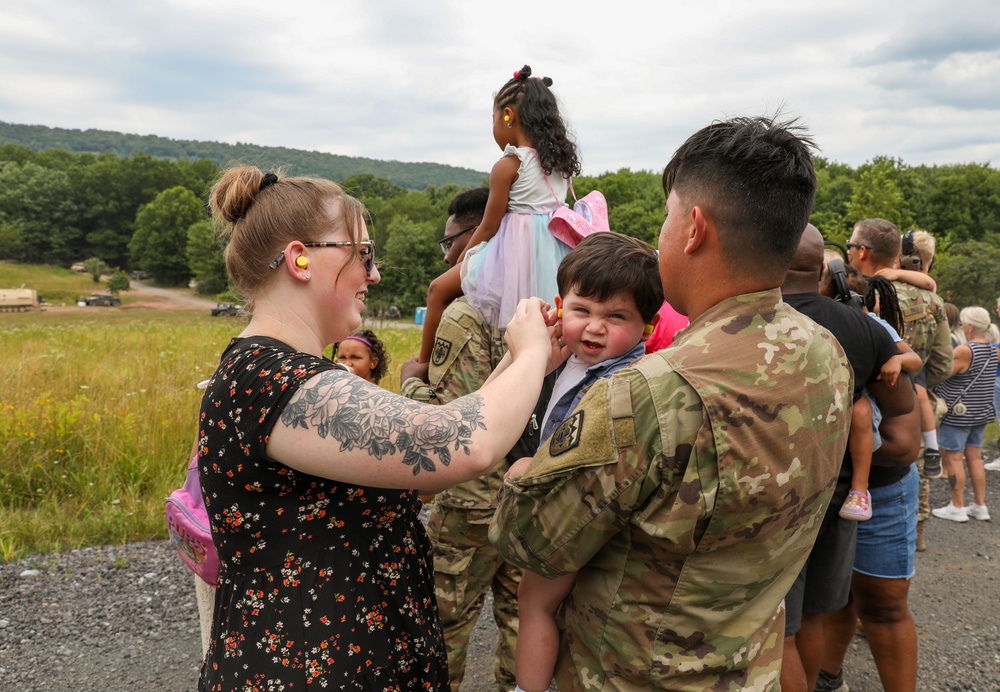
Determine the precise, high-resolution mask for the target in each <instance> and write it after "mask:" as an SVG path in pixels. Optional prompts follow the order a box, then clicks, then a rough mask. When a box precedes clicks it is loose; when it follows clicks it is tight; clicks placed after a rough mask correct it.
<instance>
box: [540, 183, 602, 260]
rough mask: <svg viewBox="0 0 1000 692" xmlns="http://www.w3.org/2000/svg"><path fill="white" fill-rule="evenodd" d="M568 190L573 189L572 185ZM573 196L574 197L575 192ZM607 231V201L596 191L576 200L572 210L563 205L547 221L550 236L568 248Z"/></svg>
mask: <svg viewBox="0 0 1000 692" xmlns="http://www.w3.org/2000/svg"><path fill="white" fill-rule="evenodd" d="M570 189H571V190H572V189H573V188H572V184H571V185H570ZM573 196H574V197H576V193H575V192H574V193H573ZM609 230H611V229H610V227H609V226H608V201H607V200H606V199H604V195H603V194H601V193H600V192H599V191H597V190H593V191H591V192H588V193H587V194H585V195H584V196H583V197H581V198H580V199H578V200H576V204H574V205H573V208H572V209H570V208H569V207H567V206H565V205H563V206H560V207H559V208H558V209H556V211H555V213H554V214H553V215H552V219H551V220H550V221H549V231H550V232H551V233H552V235H554V236H555V237H556V238H558V239H559V240H561V241H563V242H564V243H566V244H567V245H569V246H570V247H576V246H577V243H579V242H580V241H581V240H583V239H584V238H586V237H587V236H588V235H590V234H591V233H597V232H598V231H609Z"/></svg>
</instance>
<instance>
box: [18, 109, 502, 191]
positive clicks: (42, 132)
mask: <svg viewBox="0 0 1000 692" xmlns="http://www.w3.org/2000/svg"><path fill="white" fill-rule="evenodd" d="M0 142H3V143H5V144H18V145H21V146H24V147H28V148H29V149H31V150H33V151H45V150H47V149H65V150H67V151H71V152H73V153H77V154H80V153H91V154H115V155H117V156H126V157H130V156H135V155H136V154H149V155H150V156H154V157H157V158H165V159H171V160H174V161H197V160H199V159H208V160H209V161H211V162H212V163H214V164H215V165H216V166H225V165H227V164H228V163H229V162H231V161H241V162H246V163H251V164H254V165H257V166H260V167H261V168H265V167H267V166H271V165H280V166H283V167H286V168H287V170H288V172H289V174H291V175H313V176H318V177H320V178H328V179H330V180H346V179H347V178H350V177H351V176H354V175H361V174H364V173H371V174H373V175H376V176H378V177H380V178H386V179H388V180H390V181H392V182H393V183H395V184H396V185H399V186H400V187H404V188H406V189H409V190H422V189H423V188H425V187H427V186H428V185H437V186H441V185H448V184H450V183H455V184H457V185H462V186H463V187H472V186H474V185H478V184H479V183H480V181H482V180H483V178H485V176H486V174H485V173H482V172H479V171H474V170H471V169H469V168H459V167H456V166H446V165H444V164H440V163H408V162H404V161H379V160H377V159H367V158H363V157H357V156H342V155H339V154H327V153H324V152H320V151H304V150H302V149H288V148H286V147H264V146H260V145H257V144H247V143H243V142H237V143H236V144H225V143H223V142H199V141H193V140H183V139H169V138H167V137H158V136H156V135H130V134H124V133H121V132H113V131H110V130H94V129H88V130H73V129H67V128H61V127H46V126H44V125H17V124H14V123H7V122H3V121H0Z"/></svg>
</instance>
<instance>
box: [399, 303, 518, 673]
mask: <svg viewBox="0 0 1000 692" xmlns="http://www.w3.org/2000/svg"><path fill="white" fill-rule="evenodd" d="M505 352H506V346H505V345H504V341H503V336H502V334H501V332H500V330H499V329H496V328H494V327H491V326H490V325H489V324H488V323H487V322H486V321H485V320H484V319H483V318H482V316H481V315H480V314H479V313H478V312H477V311H476V309H475V308H473V307H472V306H470V305H469V304H468V303H467V302H466V300H465V298H459V299H457V300H455V301H454V302H453V303H451V305H449V306H448V308H447V309H446V310H445V311H444V314H443V315H442V316H441V324H440V325H439V326H438V330H437V332H436V334H435V343H434V350H433V352H432V354H431V362H430V364H429V366H428V379H429V380H430V382H431V384H430V385H428V384H427V383H425V382H423V381H421V380H419V379H417V378H410V379H408V380H406V381H405V382H404V383H403V385H402V387H401V388H400V393H401V394H402V395H403V396H406V397H409V398H410V399H416V400H418V401H426V402H430V403H438V404H443V403H447V402H449V401H453V400H454V399H457V398H458V397H460V396H463V395H465V394H468V393H470V392H473V391H476V390H477V389H479V388H480V387H481V386H482V384H483V383H484V382H485V381H486V379H487V378H488V377H489V376H490V373H491V372H492V371H493V368H494V367H495V366H496V364H497V363H499V362H500V359H501V358H502V357H503V355H504V353H505ZM507 468H508V463H507V461H506V460H503V461H500V462H499V463H498V464H497V465H496V466H495V467H493V468H492V469H491V470H490V471H489V472H488V473H486V474H485V475H484V476H482V477H480V478H478V479H476V480H472V481H467V482H465V483H462V484H461V485H457V486H455V487H453V488H450V489H448V490H446V491H444V492H442V493H440V494H438V495H437V496H436V497H435V499H434V505H433V507H432V508H431V514H430V519H429V520H428V523H427V534H428V536H430V539H431V542H432V543H433V545H434V587H435V593H436V595H437V601H438V610H439V612H440V614H441V622H442V625H443V627H444V637H445V644H446V645H447V647H448V671H449V673H448V674H449V677H450V679H451V687H452V689H453V690H455V691H456V692H457V691H458V689H459V687H460V685H461V683H462V678H463V677H464V675H465V659H466V653H467V651H468V645H469V638H470V636H471V634H472V630H473V627H474V626H475V624H476V620H477V619H478V618H479V614H480V612H481V611H482V607H483V601H484V599H485V597H486V593H487V591H489V590H491V589H492V591H493V616H494V619H495V620H496V622H497V628H498V630H499V637H498V641H497V648H496V659H495V661H494V674H495V676H496V680H497V683H498V689H499V690H501V691H503V692H507V691H508V690H512V689H514V685H515V678H514V647H515V644H516V642H517V587H518V584H519V583H520V581H521V571H520V570H519V569H517V568H516V567H514V566H512V565H510V564H508V563H506V562H504V561H503V560H502V559H501V558H500V556H499V554H498V553H497V551H496V549H495V548H494V547H493V546H492V545H491V544H490V542H489V538H488V537H487V528H488V526H489V522H490V519H492V517H493V513H494V511H495V510H496V501H497V500H496V498H497V493H498V492H499V490H500V487H501V485H502V483H503V474H504V473H506V471H507Z"/></svg>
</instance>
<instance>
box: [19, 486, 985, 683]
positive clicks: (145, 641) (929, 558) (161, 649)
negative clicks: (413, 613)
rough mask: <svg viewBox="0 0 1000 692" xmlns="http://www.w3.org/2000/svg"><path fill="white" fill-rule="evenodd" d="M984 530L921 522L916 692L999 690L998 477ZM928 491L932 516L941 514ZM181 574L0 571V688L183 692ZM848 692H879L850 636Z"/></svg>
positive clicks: (134, 558)
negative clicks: (934, 511) (933, 509)
mask: <svg viewBox="0 0 1000 692" xmlns="http://www.w3.org/2000/svg"><path fill="white" fill-rule="evenodd" d="M987 473H988V474H989V477H988V482H989V483H991V484H992V487H991V488H990V489H989V491H988V504H989V505H990V506H991V507H992V508H993V511H994V515H995V516H996V518H997V521H995V522H979V521H970V522H969V523H967V524H955V523H951V522H947V521H943V520H939V519H933V518H932V519H930V520H929V521H928V525H927V530H926V535H927V542H928V546H929V549H928V550H927V552H925V553H918V554H917V575H916V577H915V578H914V580H913V584H912V587H911V591H910V603H911V607H912V609H913V612H914V615H915V617H916V620H917V627H918V635H919V641H920V671H919V683H918V689H919V690H928V691H934V692H936V691H938V690H942V691H943V690H948V691H952V690H955V691H957V690H976V691H983V692H985V691H987V690H1000V617H998V607H997V606H998V602H1000V570H998V562H1000V502H997V498H998V497H1000V490H997V489H996V488H997V487H1000V474H998V473H995V472H987ZM946 490H947V489H946V482H945V481H943V480H942V481H932V485H931V499H932V505H933V506H940V505H942V504H945V503H947V491H946ZM483 620H484V621H483V622H481V623H480V625H479V626H478V628H477V630H476V633H475V635H474V641H473V644H472V647H471V648H472V660H471V661H470V664H469V670H470V677H469V678H467V680H466V683H465V684H464V685H463V688H462V692H487V691H488V690H495V687H492V686H491V684H490V678H491V670H492V660H491V659H492V637H493V635H494V633H495V629H494V628H493V626H492V623H491V622H489V619H488V618H483ZM200 653H201V646H200V639H199V635H198V622H197V607H196V605H195V598H194V585H193V577H192V576H191V573H190V572H188V571H187V570H186V568H185V567H184V566H183V565H182V564H181V562H180V560H179V559H178V558H177V557H176V554H175V553H174V552H173V549H172V548H171V547H170V546H169V544H168V543H167V542H166V541H155V542H147V543H136V544H129V545H124V546H114V547H104V548H86V549H82V550H74V551H70V552H66V553H59V554H56V555H38V556H33V557H28V558H25V559H23V560H20V561H18V562H14V563H8V564H4V565H0V689H2V690H17V691H20V690H26V691H30V690H76V691H81V692H83V691H87V690H101V691H106V690H130V691H135V692H142V691H145V690H150V691H154V690H155V691H158V692H160V691H165V690H179V691H180V690H193V689H195V685H196V682H197V679H198V667H199V665H200V661H199V658H200ZM846 679H847V682H848V683H849V684H850V686H851V689H852V690H855V691H856V692H858V691H867V690H879V689H880V685H879V682H878V676H877V674H876V672H875V667H874V664H873V663H872V659H871V654H870V653H869V651H868V647H867V643H866V642H865V640H864V638H862V637H855V640H854V643H853V645H852V647H851V651H850V653H849V655H848V661H847V665H846Z"/></svg>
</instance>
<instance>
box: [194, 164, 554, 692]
mask: <svg viewBox="0 0 1000 692" xmlns="http://www.w3.org/2000/svg"><path fill="white" fill-rule="evenodd" d="M210 204H211V208H212V214H213V216H214V217H215V219H216V220H217V221H218V222H220V223H221V224H222V225H223V227H224V232H225V234H226V235H227V236H228V241H229V242H228V246H227V247H226V265H227V268H228V270H229V274H230V277H231V279H232V281H233V282H234V284H235V285H236V287H237V288H238V290H239V291H240V293H241V294H242V295H243V296H244V299H245V301H244V304H245V306H246V309H247V310H248V311H249V313H250V321H249V323H248V325H247V327H246V329H244V330H243V332H242V333H241V334H240V335H239V336H238V337H236V338H235V339H233V340H232V342H231V343H230V344H229V346H228V347H227V348H226V350H225V352H224V353H223V355H222V359H221V363H220V365H219V368H218V370H216V372H215V375H214V376H213V377H212V379H211V381H210V383H209V385H208V389H207V390H206V393H205V397H204V400H203V402H202V407H201V416H200V421H199V433H198V435H199V457H200V462H199V474H200V478H201V487H202V492H203V494H204V496H205V504H206V506H207V508H208V513H209V517H210V520H211V523H212V534H213V539H214V541H215V544H216V548H217V550H218V553H219V557H220V561H221V564H222V570H221V576H220V584H219V589H218V592H217V594H216V599H215V611H214V618H213V624H212V639H211V643H210V646H209V651H208V654H207V658H206V661H205V664H204V665H203V668H202V673H201V680H200V688H201V689H202V690H232V689H263V688H267V689H292V688H294V689H298V688H299V687H303V686H304V685H305V683H306V682H318V683H321V684H322V685H323V686H324V687H328V688H330V689H353V688H362V689H364V688H367V689H398V690H416V689H434V690H439V689H446V688H447V685H448V673H447V658H446V654H445V647H444V642H443V640H442V636H441V628H440V625H439V622H438V617H437V608H436V604H435V601H434V575H433V570H432V563H431V559H430V550H429V543H428V541H427V537H426V535H425V534H424V529H423V525H422V524H421V522H420V520H419V518H418V516H417V514H418V510H419V506H420V503H419V500H418V498H417V491H420V492H426V493H435V492H438V491H440V490H443V489H444V488H447V487H449V486H451V485H454V484H456V483H459V482H462V481H465V480H469V479H471V478H474V477H477V476H479V475H481V474H482V473H483V472H485V471H486V470H487V469H488V468H489V467H490V466H492V465H493V464H494V463H495V461H496V460H497V459H499V458H500V457H502V456H503V455H504V453H506V451H507V450H508V449H509V448H510V447H511V446H512V445H513V444H514V442H515V441H516V438H517V436H518V434H519V433H520V431H522V430H523V429H524V426H525V424H526V423H527V420H528V417H529V415H530V413H531V410H532V408H533V406H534V404H535V401H536V400H537V398H538V394H539V391H540V389H541V382H542V377H543V375H544V370H545V367H546V364H547V361H548V356H549V353H550V352H551V344H550V341H549V334H548V331H547V329H546V327H545V322H544V318H543V316H542V315H543V312H542V307H543V306H542V304H541V302H540V301H538V300H537V299H532V300H526V301H523V302H522V303H521V305H520V306H519V308H518V311H517V314H516V315H515V317H514V319H513V320H512V321H511V323H510V325H509V326H508V329H507V341H508V345H509V347H510V350H511V351H512V353H513V354H514V362H513V364H512V365H510V366H509V367H508V368H507V369H506V371H504V372H498V373H496V374H495V375H494V376H493V377H492V378H491V380H490V381H489V382H487V384H486V385H485V386H484V387H483V388H482V389H480V390H479V391H478V392H476V393H475V394H472V395H470V396H467V397H463V398H461V399H457V400H455V401H454V402H452V403H450V404H447V405H443V406H428V405H422V404H419V403H417V402H414V401H411V400H409V399H405V398H402V397H400V396H398V395H395V394H392V393H390V392H387V391H385V390H383V389H380V388H379V387H377V386H375V385H374V384H371V383H369V382H366V381H364V380H362V379H361V378H358V377H355V376H353V375H351V374H350V373H349V372H347V371H346V369H344V368H343V367H342V366H338V365H337V364H335V363H334V362H333V361H331V360H328V359H327V358H325V357H323V350H324V348H325V347H326V346H327V345H329V344H332V343H334V342H337V341H340V340H342V339H344V338H345V337H346V336H347V335H348V334H350V333H351V331H352V330H354V329H355V328H357V327H358V326H359V324H360V323H361V311H362V310H363V308H364V300H365V296H366V294H367V292H368V289H369V288H370V287H371V286H372V285H373V284H375V283H378V281H379V278H380V277H379V271H378V268H377V267H376V266H375V244H374V243H373V242H372V241H371V240H370V239H369V237H368V229H367V227H366V224H365V210H364V207H363V206H362V204H361V203H360V202H359V201H357V200H356V199H354V198H352V197H350V196H349V195H347V194H346V193H344V191H343V190H342V189H341V188H340V187H339V186H337V185H336V184H335V183H332V182H330V181H327V180H320V179H312V178H301V177H293V178H282V177H279V176H278V175H276V174H274V173H267V174H264V173H263V172H262V171H260V170H259V169H258V168H256V167H253V166H243V167H237V168H233V169H230V170H228V171H227V172H225V173H224V174H223V176H222V177H221V179H220V180H219V181H218V183H216V185H215V187H214V188H213V190H212V193H211V197H210Z"/></svg>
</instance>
